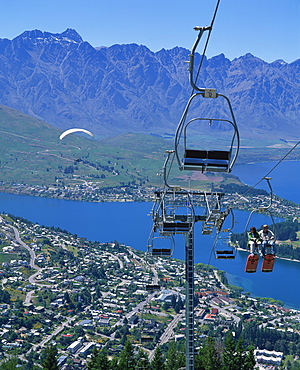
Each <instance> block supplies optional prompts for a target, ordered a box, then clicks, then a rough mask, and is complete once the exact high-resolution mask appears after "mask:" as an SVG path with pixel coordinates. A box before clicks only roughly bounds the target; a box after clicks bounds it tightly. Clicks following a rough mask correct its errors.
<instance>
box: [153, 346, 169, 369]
mask: <svg viewBox="0 0 300 370" xmlns="http://www.w3.org/2000/svg"><path fill="white" fill-rule="evenodd" d="M151 368H152V370H165V369H166V367H165V365H164V358H163V354H162V351H161V348H160V346H157V347H156V350H155V352H154V357H153V360H152V362H151Z"/></svg>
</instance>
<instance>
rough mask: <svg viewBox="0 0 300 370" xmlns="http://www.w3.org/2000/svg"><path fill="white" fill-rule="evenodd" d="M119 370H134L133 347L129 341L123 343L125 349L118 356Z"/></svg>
mask: <svg viewBox="0 0 300 370" xmlns="http://www.w3.org/2000/svg"><path fill="white" fill-rule="evenodd" d="M119 369H121V370H134V369H135V357H134V351H133V346H132V344H131V342H130V341H127V342H126V343H125V347H124V349H123V351H122V352H121V354H120V360H119Z"/></svg>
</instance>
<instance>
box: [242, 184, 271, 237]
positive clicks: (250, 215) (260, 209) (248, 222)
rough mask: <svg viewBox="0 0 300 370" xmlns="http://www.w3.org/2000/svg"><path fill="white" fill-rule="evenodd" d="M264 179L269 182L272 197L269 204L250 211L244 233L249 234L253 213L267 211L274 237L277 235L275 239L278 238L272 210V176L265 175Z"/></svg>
mask: <svg viewBox="0 0 300 370" xmlns="http://www.w3.org/2000/svg"><path fill="white" fill-rule="evenodd" d="M262 180H266V181H267V184H268V187H269V190H270V198H269V200H268V204H266V205H264V206H261V207H257V208H255V209H253V210H252V211H251V212H250V214H249V217H248V219H247V222H246V225H245V230H244V235H245V237H246V236H247V232H248V227H249V224H250V221H251V219H252V216H253V214H255V213H266V214H268V216H269V218H270V220H271V222H270V224H271V226H270V229H271V230H272V231H273V233H274V237H275V240H276V234H277V230H276V223H275V220H274V216H273V214H272V211H271V208H272V205H273V189H272V186H271V182H270V180H272V178H271V177H263V178H262Z"/></svg>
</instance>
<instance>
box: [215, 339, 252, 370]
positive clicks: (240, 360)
mask: <svg viewBox="0 0 300 370" xmlns="http://www.w3.org/2000/svg"><path fill="white" fill-rule="evenodd" d="M253 352H254V349H253V347H249V348H248V351H246V350H245V348H244V345H243V341H242V339H239V340H238V342H237V343H235V341H234V338H233V335H232V332H230V333H229V334H228V335H227V337H226V338H225V348H224V350H223V356H222V359H223V369H224V370H253V369H254V366H255V363H256V361H255V358H254V353H253Z"/></svg>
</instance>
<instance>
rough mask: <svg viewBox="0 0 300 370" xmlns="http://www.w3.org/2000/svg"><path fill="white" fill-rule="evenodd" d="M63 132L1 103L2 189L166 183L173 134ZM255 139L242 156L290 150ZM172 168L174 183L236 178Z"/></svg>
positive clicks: (269, 155)
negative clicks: (91, 135)
mask: <svg viewBox="0 0 300 370" xmlns="http://www.w3.org/2000/svg"><path fill="white" fill-rule="evenodd" d="M61 132H62V131H61V130H60V129H58V128H56V127H54V126H51V125H49V124H47V123H45V122H42V121H40V120H37V119H34V118H32V117H30V116H27V115H24V114H22V113H20V112H18V111H16V110H14V109H11V108H8V107H4V106H0V133H1V135H0V165H1V166H0V191H1V190H2V191H3V190H4V191H5V190H7V189H9V188H10V187H11V186H19V185H18V184H26V185H32V186H45V187H69V188H73V187H74V186H75V185H78V184H85V186H86V185H87V184H92V185H96V186H97V187H99V188H109V187H116V186H123V185H130V186H133V185H147V186H150V185H156V186H157V185H162V184H163V180H162V176H157V175H158V174H160V173H161V168H162V166H163V162H164V160H165V150H166V149H172V147H173V142H172V139H169V140H167V139H163V138H159V137H156V136H150V135H144V134H136V133H127V134H122V135H119V136H116V137H113V138H109V139H105V140H101V141H99V140H96V139H91V138H89V137H88V136H83V135H81V136H80V135H74V134H72V135H69V136H67V137H66V138H65V139H63V140H59V135H60V134H61ZM249 144H251V143H247V145H249ZM252 144H253V143H252ZM254 144H255V147H254V145H252V146H251V145H249V146H247V149H242V150H241V156H240V157H239V161H241V162H247V160H251V161H254V160H255V159H257V160H261V158H266V160H270V159H272V157H273V156H274V159H275V157H277V158H278V157H279V155H281V153H286V150H287V148H283V147H281V150H280V149H279V148H278V147H276V145H275V147H272V143H271V142H270V143H268V144H269V145H268V147H264V146H260V145H259V142H257V141H256V142H255V143H254ZM273 144H274V143H273ZM289 147H290V146H289ZM281 151H282V152H281ZM275 154H276V155H275ZM172 168H173V170H172V172H171V173H170V176H169V183H170V185H181V186H184V187H187V184H188V183H189V182H190V181H191V183H192V187H193V188H197V189H199V188H202V189H205V188H209V187H210V186H211V183H212V182H213V183H215V184H216V185H219V184H220V183H221V182H222V184H224V183H228V182H238V180H237V179H236V178H234V177H232V176H230V175H222V174H218V173H217V174H212V173H211V174H209V173H206V174H202V173H201V172H193V173H187V172H186V171H183V172H180V171H179V170H178V167H177V166H173V167H172ZM8 191H9V190H8Z"/></svg>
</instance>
